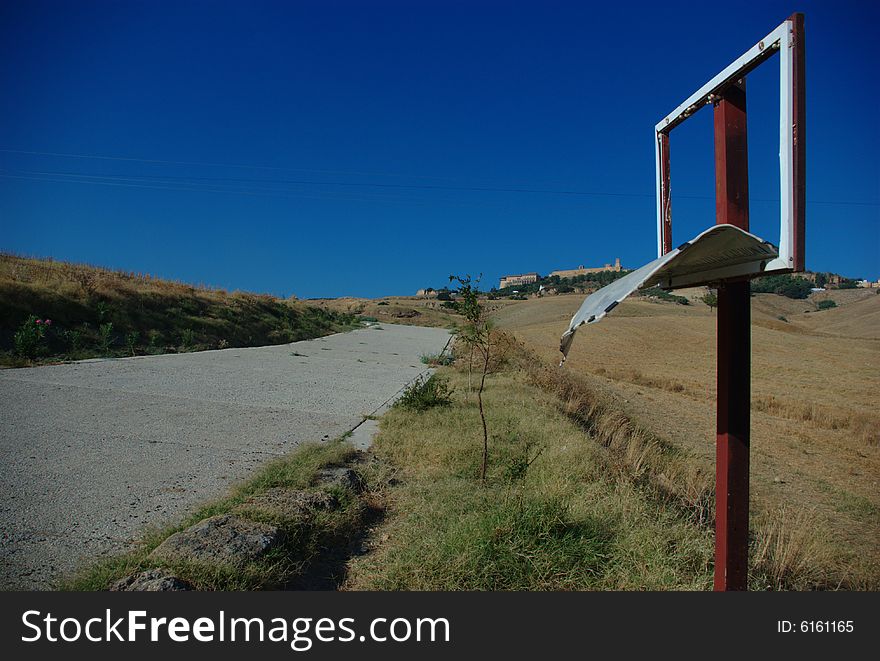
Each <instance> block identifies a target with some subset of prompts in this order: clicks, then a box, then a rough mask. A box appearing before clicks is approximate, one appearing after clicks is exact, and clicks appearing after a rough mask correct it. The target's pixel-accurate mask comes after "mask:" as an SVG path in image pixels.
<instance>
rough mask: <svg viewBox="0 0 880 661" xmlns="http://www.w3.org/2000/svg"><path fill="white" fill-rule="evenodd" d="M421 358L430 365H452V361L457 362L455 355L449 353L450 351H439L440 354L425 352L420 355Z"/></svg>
mask: <svg viewBox="0 0 880 661" xmlns="http://www.w3.org/2000/svg"><path fill="white" fill-rule="evenodd" d="M420 359H421V361H422V362H423V363H424V364H425V365H430V366H431V367H439V366H441V365H442V366H446V365H452V363H454V362H455V357H454V356H452V355H451V354H448V353H447V354H444V353H438V354H427V353H423V354H422V355H421V356H420Z"/></svg>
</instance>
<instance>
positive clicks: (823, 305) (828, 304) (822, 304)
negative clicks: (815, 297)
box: [816, 298, 837, 310]
mask: <svg viewBox="0 0 880 661" xmlns="http://www.w3.org/2000/svg"><path fill="white" fill-rule="evenodd" d="M816 307H817V308H818V309H820V310H829V309H831V308H836V307H837V303H835V302H834V301H832V300H831V299H830V298H826V299H825V300H824V301H819V302H818V303H816Z"/></svg>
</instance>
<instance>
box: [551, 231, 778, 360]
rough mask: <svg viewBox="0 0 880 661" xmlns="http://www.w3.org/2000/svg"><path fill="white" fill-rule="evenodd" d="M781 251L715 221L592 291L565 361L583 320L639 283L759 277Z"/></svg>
mask: <svg viewBox="0 0 880 661" xmlns="http://www.w3.org/2000/svg"><path fill="white" fill-rule="evenodd" d="M776 257H778V250H777V249H776V247H775V246H773V245H772V244H770V243H768V242H766V241H764V240H763V239H761V238H759V237H757V236H755V235H754V234H749V233H748V232H746V231H744V230H741V229H739V228H738V227H734V226H733V225H713V226H712V227H710V228H709V229H707V230H706V231H705V232H703V233H701V234H700V235H698V236H697V237H696V238H694V239H691V240H690V241H688V242H687V243H684V244H682V245H681V246H679V247H678V248H676V249H675V250H672V251H670V252H668V253H666V254H665V255H663V256H662V257H658V258H657V259H655V260H654V261H653V262H650V263H648V264H645V265H644V266H643V267H641V268H640V269H637V270H635V271H633V272H632V273H629V274H627V275H625V276H624V277H622V278H620V279H619V280H615V281H614V282H612V283H611V284H610V285H607V286H605V287H602V289H599V290H597V291H595V292H593V293H592V294H590V295H589V296H587V298H586V300H585V301H584V302H583V305H581V307H580V309H579V310H578V311H577V313H576V314H575V315H574V317H572V318H571V323H569V325H568V330H567V331H566V332H565V334H564V335H563V336H562V341H561V343H560V345H559V350H560V351H561V352H562V362H565V358H566V357H567V356H568V350H569V349H570V348H571V342H572V340H574V334H575V332H576V331H577V329H578V328H579V327H580V326H582V325H584V324H593V323H596V322H597V321H599V320H600V319H602V317H604V316H605V315H606V314H608V313H609V312H611V310H613V309H614V308H615V306H616V305H617V304H618V303H620V302H621V301H622V300H624V299H625V298H626V297H627V296H629V295H630V294H631V293H633V292H634V291H635V290H636V289H642V288H645V287H655V286H657V287H662V288H663V289H678V288H681V287H695V286H698V285H706V284H711V283H717V282H720V281H722V280H725V279H728V278H741V277H754V276H756V275H760V274H761V273H763V272H764V271H765V270H766V269H767V266H768V264H770V263H771V262H772V261H773V260H774V259H775V258H776ZM774 267H775V268H778V267H779V265H778V264H774ZM560 364H561V363H560Z"/></svg>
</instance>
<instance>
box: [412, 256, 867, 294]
mask: <svg viewBox="0 0 880 661" xmlns="http://www.w3.org/2000/svg"><path fill="white" fill-rule="evenodd" d="M627 273H629V270H628V269H626V268H625V267H623V266H621V264H620V258H619V257H618V258H616V259H615V260H614V264H604V265H603V266H584V265H583V264H581V265H580V266H578V267H577V268H573V269H559V270H556V271H551V272H550V273H549V274H548V275H546V276H542V275H541V274H540V273H538V272H537V271H530V272H528V273H512V274H509V275H504V276H501V278H500V279H499V281H498V286H497V287H492V288H491V289H490V290H489V291H488V292H487V293H488V295H489V297H490V298H494V297H497V296H504V297H514V298H524V297H526V296H529V295H531V296H544V295H552V294H565V293H571V292H578V293H584V292H589V291H593V290H595V289H598V288H599V287H604V286H605V285H607V284H608V283H610V282H613V281H614V280H617V279H618V278H620V277H622V276H624V275H626V274H627ZM793 277H795V278H802V279H803V280H806V281H808V282H809V283H810V284H811V285H812V289H813V291H820V290H824V289H856V288H867V289H880V279H878V280H877V281H876V282H875V281H871V280H861V279H853V278H846V277H844V276H842V275H839V274H837V273H827V272H812V271H806V272H804V273H797V274H794V275H793ZM802 284H803V285H804V287H806V283H802ZM416 296H418V297H420V298H439V299H440V300H450V298H451V297H454V292H451V291H450V290H449V289H448V288H446V287H444V288H441V289H434V288H432V287H427V288H424V289H419V290H418V291H417V292H416Z"/></svg>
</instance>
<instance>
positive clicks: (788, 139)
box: [654, 20, 794, 271]
mask: <svg viewBox="0 0 880 661" xmlns="http://www.w3.org/2000/svg"><path fill="white" fill-rule="evenodd" d="M793 31H794V22H793V21H791V20H786V21H783V22H782V23H781V24H780V25H779V26H778V27H777V28H776V29H774V30H773V31H772V32H771V33H770V34H768V35H767V36H766V37H764V38H763V39H762V40H761V41H759V42H758V43H757V44H755V45H754V46H752V47H751V48H750V49H749V50H747V51H746V52H745V53H743V54H742V55H741V56H740V57H738V58H737V59H736V60H734V61H733V62H732V63H731V64H730V65H729V66H727V67H726V68H725V69H724V70H723V71H722V72H721V73H719V74H718V75H717V76H715V77H714V78H712V80H710V81H709V82H708V83H706V84H705V85H703V86H702V87H701V88H700V89H698V90H697V91H696V92H694V93H693V94H691V95H690V96H689V97H688V98H687V100H685V101H684V103H682V104H681V105H679V106H678V107H677V108H676V109H675V110H673V111H672V112H671V113H670V114H669V115H667V116H666V117H664V118H663V119H662V120H660V121H659V122H658V123H657V124H656V126H654V160H655V173H656V190H657V256H658V257H660V256H662V255H663V208H662V200H663V181H662V171H661V170H662V167H661V163H660V159H661V155H660V134H661V133H668V132H669V131H671V130H672V128H674V127H675V126H677V125H678V124H680V123H681V122H683V121H684V120H685V119H687V118H688V117H690V116H691V115H692V114H694V113H695V112H696V111H697V110H699V109H700V108H702V107H703V106H704V105H706V104H707V103H709V102H710V101H711V96H712V94H714V93H715V92H716V91H717V90H718V89H719V88H722V87H724V86H726V85H728V84H729V83H730V82H732V81H733V80H735V79H736V78H738V77H740V76H741V75H743V74H742V72H743V71H744V70H746V69H748V68H749V67H750V66H751V65H752V63H753V62H754V61H755V60H757V59H759V58H764V57H768V56H769V55H770V53H769V50H774V49H776V50H779V200H780V206H779V257H778V258H776V259H774V260H773V261H772V262H771V263H770V264H768V265H767V268H766V271H777V270H786V269H792V268H793V267H794V253H793V250H794V163H793V160H792V159H793V158H794V99H793V98H792V94H791V91H792V80H793V76H794V58H793V57H792V53H791V49H792V47H793V35H792V33H793Z"/></svg>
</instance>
